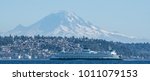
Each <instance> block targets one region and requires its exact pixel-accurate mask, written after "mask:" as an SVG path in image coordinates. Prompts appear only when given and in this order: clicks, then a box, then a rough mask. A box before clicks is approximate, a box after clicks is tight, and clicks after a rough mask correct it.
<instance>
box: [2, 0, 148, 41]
mask: <svg viewBox="0 0 150 81" xmlns="http://www.w3.org/2000/svg"><path fill="white" fill-rule="evenodd" d="M59 10H66V11H73V12H75V13H76V14H77V15H78V16H80V17H82V18H83V19H85V20H88V21H90V22H92V23H93V24H95V25H97V26H99V27H101V28H103V29H105V30H109V31H117V32H121V33H124V34H127V35H131V36H136V37H139V38H148V39H150V0H0V32H5V31H8V30H10V29H13V28H14V27H15V26H17V25H18V24H22V25H24V26H28V25H31V24H33V23H35V22H36V21H38V20H40V19H41V18H43V17H44V16H46V15H48V14H50V13H52V12H55V11H59Z"/></svg>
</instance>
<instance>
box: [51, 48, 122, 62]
mask: <svg viewBox="0 0 150 81" xmlns="http://www.w3.org/2000/svg"><path fill="white" fill-rule="evenodd" d="M50 60H121V57H120V56H119V55H117V53H116V52H115V51H112V52H109V51H99V52H96V51H90V50H86V51H85V50H84V51H81V52H60V53H58V54H53V55H51V56H50Z"/></svg>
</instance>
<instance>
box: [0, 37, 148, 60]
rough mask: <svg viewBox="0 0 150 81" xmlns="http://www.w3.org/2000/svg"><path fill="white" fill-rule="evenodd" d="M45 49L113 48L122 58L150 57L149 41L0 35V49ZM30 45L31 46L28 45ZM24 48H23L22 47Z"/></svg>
mask: <svg viewBox="0 0 150 81" xmlns="http://www.w3.org/2000/svg"><path fill="white" fill-rule="evenodd" d="M27 45H28V47H30V49H31V47H32V48H37V50H41V49H47V50H49V51H53V52H60V51H62V50H65V51H79V50H82V49H90V50H92V51H112V50H115V51H116V52H117V54H119V55H121V56H122V58H137V59H150V43H121V42H113V41H106V40H102V39H89V38H87V37H82V38H75V37H48V36H39V35H38V36H34V37H29V36H11V35H10V36H4V37H2V36H0V51H2V49H3V47H4V46H9V47H10V48H12V49H13V47H16V46H18V48H20V49H21V48H23V47H25V46H27ZM30 45H32V46H30ZM23 49H25V48H23Z"/></svg>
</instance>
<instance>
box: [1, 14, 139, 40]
mask: <svg viewBox="0 0 150 81" xmlns="http://www.w3.org/2000/svg"><path fill="white" fill-rule="evenodd" d="M10 34H11V35H19V36H20V35H27V36H34V35H43V36H62V37H64V36H66V37H71V36H74V37H83V36H84V37H88V38H95V39H105V40H108V41H119V42H135V41H138V40H137V39H136V38H134V37H132V36H127V35H125V34H121V33H114V32H108V31H106V30H103V29H100V27H98V26H95V25H93V24H92V23H90V22H89V21H85V20H84V19H82V18H81V17H79V16H77V15H76V14H75V13H73V12H68V11H58V12H55V13H52V14H50V15H47V16H46V17H44V18H42V19H41V20H39V21H37V22H36V23H33V24H31V25H30V26H28V27H24V26H22V25H21V24H20V25H18V26H17V27H16V28H14V29H13V30H10V31H8V32H6V33H5V34H4V35H10Z"/></svg>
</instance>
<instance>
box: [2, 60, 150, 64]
mask: <svg viewBox="0 0 150 81" xmlns="http://www.w3.org/2000/svg"><path fill="white" fill-rule="evenodd" d="M0 64H150V60H143V61H135V60H132V61H127V60H126V61H125V60H0Z"/></svg>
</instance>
